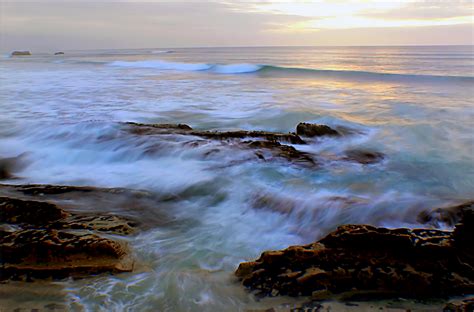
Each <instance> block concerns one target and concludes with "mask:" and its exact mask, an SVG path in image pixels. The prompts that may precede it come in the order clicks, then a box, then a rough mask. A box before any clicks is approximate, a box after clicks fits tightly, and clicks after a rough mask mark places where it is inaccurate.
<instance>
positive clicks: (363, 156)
mask: <svg viewBox="0 0 474 312" xmlns="http://www.w3.org/2000/svg"><path fill="white" fill-rule="evenodd" d="M384 158H385V155H384V154H382V153H380V152H375V151H369V150H360V149H355V150H348V151H346V152H345V156H344V158H343V159H344V160H347V161H352V162H357V163H359V164H363V165H370V164H375V163H378V162H381V161H382V160H383V159H384Z"/></svg>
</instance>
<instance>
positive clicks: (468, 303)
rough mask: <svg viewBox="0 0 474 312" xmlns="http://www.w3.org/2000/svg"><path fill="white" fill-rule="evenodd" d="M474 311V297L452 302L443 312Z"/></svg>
mask: <svg viewBox="0 0 474 312" xmlns="http://www.w3.org/2000/svg"><path fill="white" fill-rule="evenodd" d="M472 311H474V297H471V298H466V299H463V300H455V301H451V302H449V303H448V304H446V306H445V307H444V308H443V312H472Z"/></svg>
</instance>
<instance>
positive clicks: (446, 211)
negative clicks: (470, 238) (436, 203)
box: [417, 201, 474, 227]
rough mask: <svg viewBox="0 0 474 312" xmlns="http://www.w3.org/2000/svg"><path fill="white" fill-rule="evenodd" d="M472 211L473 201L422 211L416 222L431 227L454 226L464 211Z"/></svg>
mask: <svg viewBox="0 0 474 312" xmlns="http://www.w3.org/2000/svg"><path fill="white" fill-rule="evenodd" d="M473 209H474V201H472V202H466V203H463V204H460V205H455V206H449V207H442V208H435V209H429V210H423V211H422V212H420V213H419V214H418V218H417V221H418V222H420V223H422V224H427V225H430V226H433V227H439V226H454V225H455V224H456V223H458V222H459V221H460V220H461V218H462V216H463V215H464V212H465V211H468V210H473Z"/></svg>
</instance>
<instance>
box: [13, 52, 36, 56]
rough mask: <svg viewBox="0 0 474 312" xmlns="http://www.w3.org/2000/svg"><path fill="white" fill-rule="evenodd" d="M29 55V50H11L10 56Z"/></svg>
mask: <svg viewBox="0 0 474 312" xmlns="http://www.w3.org/2000/svg"><path fill="white" fill-rule="evenodd" d="M28 55H31V52H30V51H13V52H12V54H11V56H28Z"/></svg>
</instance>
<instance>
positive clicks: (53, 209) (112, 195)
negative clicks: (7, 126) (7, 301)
mask: <svg viewBox="0 0 474 312" xmlns="http://www.w3.org/2000/svg"><path fill="white" fill-rule="evenodd" d="M78 194H79V195H78ZM0 195H1V196H0V222H4V223H3V224H1V226H0V250H1V252H0V262H1V264H2V266H1V267H0V279H1V280H5V279H20V280H30V279H31V278H49V277H52V278H55V279H61V278H65V277H83V276H87V275H89V274H98V273H102V272H110V273H118V272H124V271H131V270H132V266H133V260H132V258H131V257H130V256H129V254H130V252H129V249H128V247H127V246H126V244H125V243H123V242H121V241H118V240H115V239H110V238H104V237H101V236H100V235H98V234H99V233H107V234H118V235H128V234H132V233H134V232H135V231H136V229H137V226H138V225H139V224H138V223H137V222H136V221H134V220H132V219H130V218H128V217H123V216H119V215H113V214H110V213H109V214H107V213H105V212H102V213H97V212H84V211H82V212H78V211H68V209H66V208H63V204H64V203H69V202H70V201H71V199H75V200H74V204H75V205H78V206H80V205H85V206H88V205H91V204H93V206H92V207H91V208H92V209H91V208H89V209H91V210H93V211H97V210H98V209H97V207H99V208H100V209H101V210H102V209H104V208H105V207H106V206H102V205H103V204H105V205H109V206H110V205H112V206H113V205H114V204H115V202H114V199H116V197H118V198H119V199H121V196H125V197H127V198H128V197H130V196H138V197H140V196H142V197H146V196H148V194H146V193H143V192H139V191H132V190H126V189H100V188H92V187H72V186H55V185H0ZM87 197H90V198H89V199H88V200H86V199H85V198H87ZM32 199H34V200H32ZM38 199H41V200H38ZM46 199H47V200H48V201H45V200H46ZM119 202H120V201H119ZM155 204H156V202H155ZM68 208H71V205H70V204H69V205H68ZM132 208H133V207H132Z"/></svg>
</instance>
